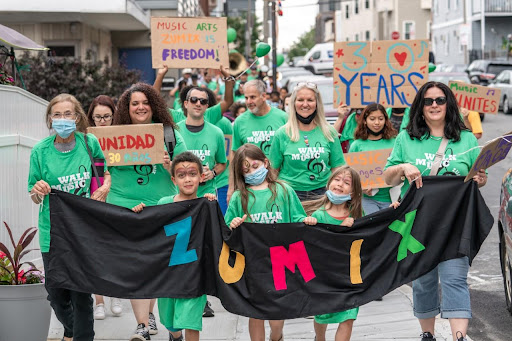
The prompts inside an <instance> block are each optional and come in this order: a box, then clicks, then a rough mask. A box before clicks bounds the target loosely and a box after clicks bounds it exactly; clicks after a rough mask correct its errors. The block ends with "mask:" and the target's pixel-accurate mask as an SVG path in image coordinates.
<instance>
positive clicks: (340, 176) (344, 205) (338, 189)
mask: <svg viewBox="0 0 512 341" xmlns="http://www.w3.org/2000/svg"><path fill="white" fill-rule="evenodd" d="M361 197H362V189H361V180H360V178H359V174H357V172H356V171H355V170H354V169H352V168H350V167H348V166H342V167H340V168H338V169H337V170H336V171H335V172H334V173H333V174H332V175H331V177H330V178H329V181H328V182H327V192H325V194H324V195H323V196H322V197H321V198H319V199H316V200H310V201H305V202H303V205H304V209H305V210H306V213H307V214H312V215H311V217H308V218H306V220H305V221H304V222H305V223H307V224H310V225H316V224H317V222H318V223H323V224H332V225H341V226H346V227H350V226H352V225H353V224H354V219H357V218H361V217H362V216H363V209H362V205H361ZM358 312H359V308H353V309H348V310H345V311H341V312H337V313H332V314H322V315H317V316H315V322H314V324H315V334H316V336H315V340H316V341H325V332H326V330H327V325H328V324H329V323H339V325H338V329H337V330H336V336H335V340H336V341H345V340H346V341H348V340H350V336H351V335H352V326H353V324H354V320H355V319H356V318H357V313H358Z"/></svg>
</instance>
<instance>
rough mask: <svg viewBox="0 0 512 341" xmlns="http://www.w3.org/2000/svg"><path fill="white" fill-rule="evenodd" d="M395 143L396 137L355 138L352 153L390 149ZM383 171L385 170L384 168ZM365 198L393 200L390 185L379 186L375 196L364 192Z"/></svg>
mask: <svg viewBox="0 0 512 341" xmlns="http://www.w3.org/2000/svg"><path fill="white" fill-rule="evenodd" d="M394 144H395V138H394V137H393V138H391V139H389V140H385V139H380V140H369V139H367V140H355V141H354V142H352V143H351V144H350V150H349V152H350V153H357V152H367V151H371V150H378V149H389V148H393V146H394ZM382 171H384V170H383V169H382ZM359 175H360V176H361V178H363V176H364V175H363V174H359ZM364 197H365V198H368V199H372V200H375V201H381V202H391V197H390V196H389V187H386V188H379V191H378V192H377V193H376V194H375V195H374V196H368V195H366V194H364Z"/></svg>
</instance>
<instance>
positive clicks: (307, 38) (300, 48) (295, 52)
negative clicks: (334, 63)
mask: <svg viewBox="0 0 512 341" xmlns="http://www.w3.org/2000/svg"><path fill="white" fill-rule="evenodd" d="M313 46H315V27H314V26H313V27H312V28H311V30H309V31H308V32H306V33H304V34H302V35H301V36H300V37H299V40H298V41H297V42H295V43H293V45H292V47H291V48H290V52H288V58H289V59H292V58H293V57H298V56H304V55H305V54H306V53H307V52H308V51H309V50H311V48H312V47H313Z"/></svg>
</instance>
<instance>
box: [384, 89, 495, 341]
mask: <svg viewBox="0 0 512 341" xmlns="http://www.w3.org/2000/svg"><path fill="white" fill-rule="evenodd" d="M443 140H445V142H447V143H448V144H447V145H446V148H444V152H443V153H442V155H443V157H442V160H440V161H441V162H440V163H437V162H436V163H434V162H433V161H434V158H435V155H436V153H437V152H438V151H439V152H441V151H442V149H443V148H442V147H443V146H441V143H442V142H443ZM477 146H478V144H477V141H476V138H475V136H474V135H473V134H472V133H471V132H470V131H469V130H467V129H466V127H465V126H464V123H463V122H462V119H461V116H460V114H459V108H458V105H457V101H456V99H455V96H454V95H453V93H452V91H451V90H450V88H448V86H446V85H444V84H443V83H438V82H427V83H426V84H424V85H423V86H422V87H421V88H420V89H419V91H418V93H417V94H416V97H415V99H414V101H413V103H412V106H411V111H410V122H409V124H408V125H407V128H406V130H403V131H402V132H400V134H398V136H397V138H396V141H395V146H394V148H393V151H392V153H391V156H390V157H389V159H388V162H387V164H386V170H385V171H384V177H385V179H386V182H387V183H388V184H390V185H392V186H396V185H398V184H400V183H401V182H402V181H405V182H404V186H403V187H402V196H403V195H404V194H405V192H406V191H407V189H408V188H409V186H410V184H411V183H412V182H415V186H416V187H417V188H420V187H422V185H423V183H422V178H421V177H422V176H423V175H429V172H430V173H433V174H432V175H467V174H468V172H469V171H470V169H471V167H472V166H473V163H474V162H475V160H476V158H477V157H478V153H479V149H478V148H475V149H472V148H474V147H477ZM440 147H441V148H440ZM471 149H472V150H471ZM437 167H439V168H438V170H437V171H436V168H437ZM432 168H433V169H434V171H431V169H432ZM473 180H474V181H475V182H477V183H478V186H479V187H481V186H483V185H485V183H486V182H487V175H486V174H485V171H484V170H483V169H481V170H479V171H478V173H477V175H475V176H474V177H473ZM461 181H462V180H461ZM413 186H414V185H413ZM438 214H442V213H441V212H440V213H438ZM468 270H469V261H468V258H467V257H462V258H456V259H451V260H447V261H444V262H441V263H439V265H438V266H437V267H436V268H435V269H434V270H432V271H431V272H429V273H427V274H425V275H423V276H422V277H420V278H418V279H416V280H415V281H413V300H414V315H415V316H416V317H417V318H418V319H419V322H420V325H421V329H422V332H423V333H422V334H421V337H422V339H421V340H422V341H432V340H435V337H434V336H433V334H434V324H435V317H436V315H437V314H439V313H441V317H442V318H447V319H449V321H450V326H451V330H452V335H453V339H454V340H457V341H463V340H466V338H465V337H466V331H467V328H468V323H469V319H470V318H471V305H470V298H469V288H468V284H467V274H468ZM439 281H440V282H441V289H442V290H441V291H442V294H441V299H439V291H438V290H439V289H438V282H439Z"/></svg>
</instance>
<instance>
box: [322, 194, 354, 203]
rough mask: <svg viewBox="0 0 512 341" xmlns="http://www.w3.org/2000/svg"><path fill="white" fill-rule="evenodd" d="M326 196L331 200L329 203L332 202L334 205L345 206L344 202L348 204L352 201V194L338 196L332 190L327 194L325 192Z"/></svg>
mask: <svg viewBox="0 0 512 341" xmlns="http://www.w3.org/2000/svg"><path fill="white" fill-rule="evenodd" d="M325 195H327V198H328V199H329V201H330V202H332V203H333V204H334V205H340V204H343V203H344V202H347V201H349V200H350V199H352V198H351V197H350V194H342V195H338V194H334V193H333V192H332V191H331V190H328V191H327V192H325Z"/></svg>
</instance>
